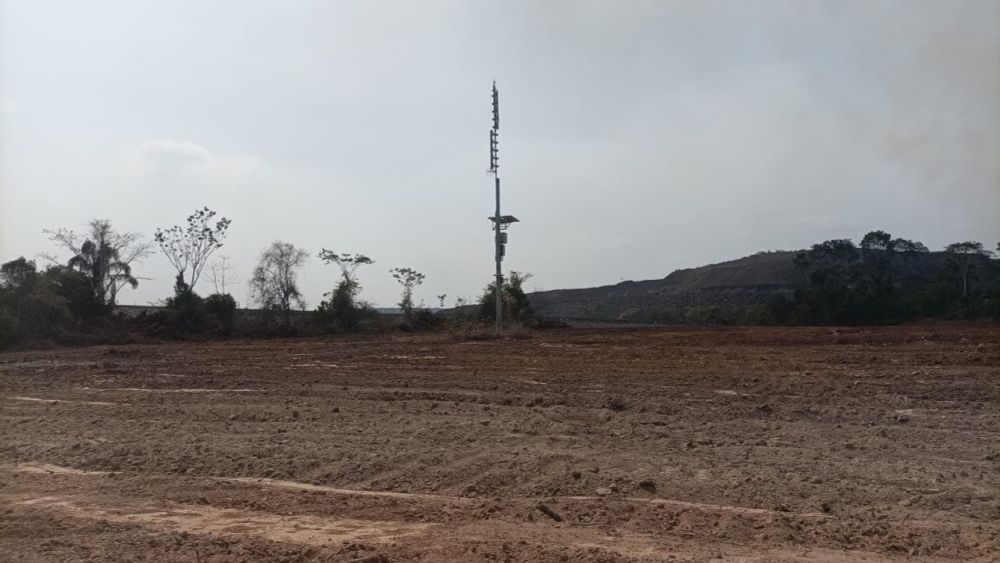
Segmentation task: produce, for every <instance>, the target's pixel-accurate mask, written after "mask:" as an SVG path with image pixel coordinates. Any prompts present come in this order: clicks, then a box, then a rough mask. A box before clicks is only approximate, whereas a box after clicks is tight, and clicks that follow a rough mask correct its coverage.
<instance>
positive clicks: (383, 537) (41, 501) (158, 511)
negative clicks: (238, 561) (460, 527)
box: [0, 495, 435, 545]
mask: <svg viewBox="0 0 1000 563" xmlns="http://www.w3.org/2000/svg"><path fill="white" fill-rule="evenodd" d="M0 499H3V500H4V501H5V502H8V503H11V504H17V505H23V506H31V507H37V508H49V509H58V510H62V511H64V512H67V513H69V514H70V515H72V516H74V517H77V518H87V519H91V520H107V521H109V522H115V523H119V524H137V525H141V526H144V527H148V528H151V529H153V530H155V531H156V532H157V533H164V532H186V533H192V534H209V535H216V536H232V535H241V536H256V537H259V538H263V539H267V540H271V541H278V542H287V543H301V544H308V545H327V544H330V543H332V542H355V541H360V542H372V543H389V542H393V541H396V540H398V539H400V538H403V537H406V536H411V535H414V534H420V533H424V532H426V531H427V530H428V529H430V528H432V527H434V526H435V525H434V524H425V523H416V522H383V521H374V520H356V519H349V518H340V519H333V518H326V517H318V516H307V515H296V516H284V515H279V514H271V513H267V512H257V511H247V510H235V509H231V508H214V507H211V506H197V505H179V506H164V505H154V504H147V505H144V506H138V507H135V508H129V509H126V508H119V507H106V506H103V505H101V504H99V503H96V502H94V501H93V500H88V499H83V498H79V497H60V496H43V497H25V496H7V495H4V496H0Z"/></svg>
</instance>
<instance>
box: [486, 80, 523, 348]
mask: <svg viewBox="0 0 1000 563" xmlns="http://www.w3.org/2000/svg"><path fill="white" fill-rule="evenodd" d="M489 172H490V173H491V174H493V180H494V186H495V187H496V209H495V211H494V213H493V216H492V217H490V218H489V219H490V221H493V243H494V246H495V248H494V257H495V259H496V265H497V271H496V282H495V283H496V307H497V310H496V331H497V334H500V333H501V332H503V257H504V254H505V253H506V248H507V233H506V230H507V227H508V226H510V224H511V223H516V222H517V218H516V217H514V216H513V215H500V94H499V92H498V91H497V83H496V81H494V82H493V127H492V128H491V129H490V169H489Z"/></svg>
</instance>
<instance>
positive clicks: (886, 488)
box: [0, 326, 1000, 562]
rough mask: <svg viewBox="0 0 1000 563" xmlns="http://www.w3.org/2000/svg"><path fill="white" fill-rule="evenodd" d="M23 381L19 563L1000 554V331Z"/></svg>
mask: <svg viewBox="0 0 1000 563" xmlns="http://www.w3.org/2000/svg"><path fill="white" fill-rule="evenodd" d="M522 336H525V335H522ZM0 383H2V402H0V408H2V411H0V412H2V427H0V431H2V433H3V435H2V441H0V511H2V514H0V547H2V549H0V559H5V560H11V561H15V560H16V561H70V560H71V561H80V560H84V561H135V560H145V561H201V562H209V561H213V562H215V561H261V560H263V561H314V560H316V561H332V562H348V561H352V562H361V561H368V562H374V561H428V562H430V561H433V562H438V561H444V562H465V561H532V562H534V561H542V562H549V561H551V562H562V561H584V562H600V561H637V562H638V561H708V560H720V559H721V560H725V561H758V562H764V561H830V562H833V561H841V562H846V561H870V562H879V561H904V560H912V559H920V560H926V561H959V560H977V561H997V560H1000V330H998V329H997V328H995V327H993V328H990V327H960V326H926V327H902V328H885V329H882V328H879V329H833V330H831V329H711V330H696V329H681V330H678V329H669V330H668V329H663V330H659V329H627V330H625V329H622V330H565V331H554V332H536V333H531V334H530V335H527V337H525V338H519V339H512V340H506V341H496V340H487V341H462V340H459V339H456V338H452V337H450V336H448V335H445V334H435V335H418V336H405V337H384V336H380V337H367V338H362V337H352V338H335V339H325V340H323V339H310V340H273V341H263V342H261V341H258V342H245V341H238V342H225V343H209V344H177V345H160V346H130V347H114V348H108V347H98V348H87V349H66V350H57V351H44V352H28V353H17V354H5V355H4V356H3V357H2V359H0ZM557 517H558V518H557ZM559 519H561V521H557V520H559Z"/></svg>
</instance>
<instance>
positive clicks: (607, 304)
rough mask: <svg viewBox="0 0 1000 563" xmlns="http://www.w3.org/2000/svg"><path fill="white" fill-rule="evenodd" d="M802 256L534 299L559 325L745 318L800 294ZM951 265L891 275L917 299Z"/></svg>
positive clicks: (933, 261) (900, 258) (939, 255)
mask: <svg viewBox="0 0 1000 563" xmlns="http://www.w3.org/2000/svg"><path fill="white" fill-rule="evenodd" d="M798 253H799V251H775V252H759V253H757V254H754V255H752V256H747V257H744V258H740V259H737V260H731V261H728V262H721V263H718V264H710V265H707V266H702V267H699V268H688V269H682V270H676V271H674V272H673V273H671V274H670V275H668V276H666V277H665V278H662V279H655V280H645V281H625V282H621V283H618V284H615V285H607V286H600V287H590V288H581V289H558V290H551V291H539V292H535V293H531V294H529V298H530V300H531V305H532V307H533V308H534V309H535V311H536V312H537V313H539V314H541V315H543V316H546V317H550V318H559V319H579V320H600V321H618V322H657V321H669V320H676V319H677V318H678V317H680V316H683V315H685V314H686V313H687V314H688V316H690V311H691V310H692V309H697V308H705V309H709V308H717V309H721V310H725V311H729V312H735V313H737V314H740V315H742V314H743V312H744V311H749V309H750V308H753V307H754V306H762V305H765V304H767V303H768V301H770V300H771V299H773V298H774V297H775V296H785V297H789V298H790V297H791V296H792V295H793V294H794V293H795V289H796V288H797V287H799V285H800V284H801V283H802V282H803V281H804V280H803V276H802V274H801V273H800V272H799V271H798V270H797V269H796V268H795V263H794V261H795V256H796V255H797V254H798ZM947 259H948V254H947V253H945V252H923V253H910V254H906V255H903V254H901V253H896V254H894V255H892V257H891V270H892V272H893V275H894V276H896V278H897V279H898V280H899V285H900V287H899V290H900V292H901V293H902V294H904V295H912V294H913V293H914V292H916V291H919V290H920V289H921V288H926V287H928V286H930V285H932V284H935V283H941V282H942V281H943V280H944V278H943V277H942V276H943V274H942V272H945V271H946V270H947V267H946V261H947ZM983 261H984V262H985V261H987V259H986V258H983ZM973 282H974V285H975V288H976V289H977V290H985V291H992V290H996V289H998V286H1000V280H997V278H996V276H989V275H986V276H980V277H979V278H977V279H976V280H973ZM747 314H749V313H747Z"/></svg>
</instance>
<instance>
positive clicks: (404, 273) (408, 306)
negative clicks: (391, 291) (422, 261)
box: [389, 268, 424, 319]
mask: <svg viewBox="0 0 1000 563" xmlns="http://www.w3.org/2000/svg"><path fill="white" fill-rule="evenodd" d="M389 273H391V274H392V277H393V278H396V281H397V282H399V285H401V286H403V298H402V300H400V302H399V308H400V309H402V310H403V314H404V315H406V318H408V319H409V318H410V317H412V316H413V288H414V287H417V286H418V285H420V284H422V283H424V275H423V274H421V273H420V272H418V271H416V270H414V269H413V268H393V269H391V270H389Z"/></svg>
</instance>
